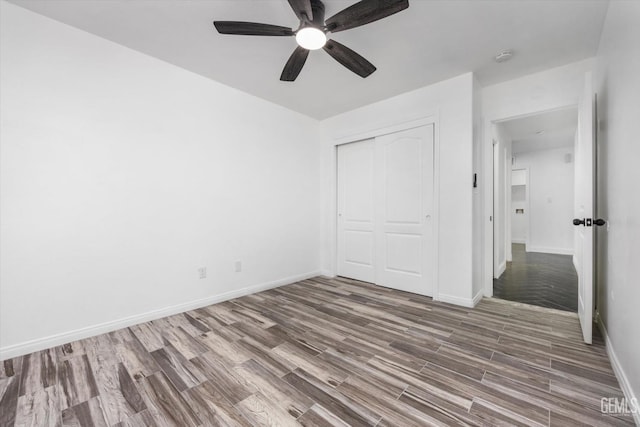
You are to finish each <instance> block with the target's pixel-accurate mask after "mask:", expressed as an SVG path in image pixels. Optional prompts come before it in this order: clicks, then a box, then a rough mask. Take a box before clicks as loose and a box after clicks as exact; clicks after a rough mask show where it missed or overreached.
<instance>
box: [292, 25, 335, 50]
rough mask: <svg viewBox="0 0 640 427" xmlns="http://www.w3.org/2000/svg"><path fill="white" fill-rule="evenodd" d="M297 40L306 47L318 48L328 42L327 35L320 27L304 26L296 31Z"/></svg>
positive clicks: (301, 45) (310, 48)
mask: <svg viewBox="0 0 640 427" xmlns="http://www.w3.org/2000/svg"><path fill="white" fill-rule="evenodd" d="M296 42H297V43H298V45H300V47H303V48H305V49H308V50H317V49H320V48H322V47H323V46H324V45H325V44H326V43H327V35H326V34H325V33H324V31H322V30H320V29H318V28H315V27H304V28H301V29H300V30H298V32H297V33H296Z"/></svg>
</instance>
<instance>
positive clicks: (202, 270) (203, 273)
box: [198, 267, 207, 279]
mask: <svg viewBox="0 0 640 427" xmlns="http://www.w3.org/2000/svg"><path fill="white" fill-rule="evenodd" d="M198 277H199V278H200V279H206V278H207V267H200V268H199V269H198Z"/></svg>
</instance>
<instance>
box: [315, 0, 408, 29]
mask: <svg viewBox="0 0 640 427" xmlns="http://www.w3.org/2000/svg"><path fill="white" fill-rule="evenodd" d="M408 7H409V0H362V1H360V2H358V3H356V4H354V5H352V6H349V7H348V8H346V9H344V10H342V11H340V12H338V13H336V14H335V15H333V16H332V17H331V18H329V19H327V20H326V22H325V25H326V26H327V29H328V30H329V31H331V32H332V33H337V32H338V31H344V30H348V29H350V28H355V27H359V26H361V25H365V24H368V23H370V22H374V21H377V20H378V19H382V18H386V17H387V16H390V15H393V14H394V13H398V12H400V11H401V10H404V9H406V8H408Z"/></svg>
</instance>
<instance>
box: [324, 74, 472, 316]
mask: <svg viewBox="0 0 640 427" xmlns="http://www.w3.org/2000/svg"><path fill="white" fill-rule="evenodd" d="M472 81H473V76H472V74H471V73H467V74H464V75H462V76H459V77H456V78H453V79H450V80H446V81H444V82H440V83H437V84H434V85H431V86H428V87H425V88H422V89H418V90H415V91H412V92H408V93H406V94H403V95H399V96H396V97H393V98H390V99H387V100H385V101H381V102H378V103H375V104H372V105H369V106H366V107H362V108H359V109H357V110H354V111H351V112H348V113H344V114H340V115H338V116H335V117H332V118H330V119H327V120H324V121H323V122H322V123H321V127H322V132H323V140H324V148H323V150H324V152H323V159H324V160H323V178H322V180H323V182H324V183H325V185H324V186H323V188H325V190H326V191H325V193H324V194H323V203H322V205H323V207H324V211H323V212H324V213H323V218H326V221H325V223H324V224H323V226H324V230H325V232H324V235H325V236H326V238H325V241H324V251H323V253H324V259H323V269H324V270H325V271H326V272H327V274H332V273H335V271H336V270H335V259H336V258H335V247H336V246H335V235H336V231H335V145H336V144H338V143H340V142H345V141H348V140H350V139H353V138H358V137H361V138H363V137H365V136H372V135H375V133H376V130H378V129H382V128H388V127H392V126H397V125H402V123H407V122H411V121H415V120H419V119H421V118H425V117H433V118H434V120H435V121H436V146H437V147H439V151H437V152H436V159H439V165H436V181H437V182H438V184H437V186H438V187H437V188H438V189H439V205H440V208H439V214H438V216H439V229H438V230H437V234H439V239H438V257H439V260H438V269H439V280H438V282H439V283H438V284H437V286H438V285H439V293H438V295H437V297H438V298H439V299H441V300H445V301H448V302H452V303H458V304H465V305H469V304H472V297H473V294H472V292H473V289H472V177H473V169H472V160H473V159H472V156H473V153H472V141H473V123H472V119H473V117H472V103H473V99H472V98H473V93H472ZM438 170H439V173H438Z"/></svg>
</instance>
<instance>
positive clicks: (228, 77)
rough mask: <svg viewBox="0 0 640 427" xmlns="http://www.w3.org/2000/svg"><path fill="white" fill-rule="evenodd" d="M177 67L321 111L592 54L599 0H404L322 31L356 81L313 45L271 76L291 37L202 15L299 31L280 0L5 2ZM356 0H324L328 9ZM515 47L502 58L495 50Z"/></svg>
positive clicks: (603, 6)
mask: <svg viewBox="0 0 640 427" xmlns="http://www.w3.org/2000/svg"><path fill="white" fill-rule="evenodd" d="M10 1H11V2H12V3H15V4H17V5H20V6H22V7H25V8H27V9H30V10H32V11H35V12H37V13H40V14H42V15H45V16H49V17H51V18H53V19H56V20H59V21H61V22H64V23H67V24H69V25H72V26H74V27H77V28H80V29H83V30H85V31H88V32H90V33H93V34H96V35H98V36H101V37H104V38H106V39H109V40H112V41H114V42H116V43H119V44H122V45H124V46H127V47H130V48H132V49H135V50H137V51H140V52H143V53H146V54H148V55H151V56H154V57H157V58H160V59H162V60H164V61H167V62H169V63H172V64H175V65H177V66H180V67H182V68H185V69H187V70H190V71H193V72H195V73H198V74H201V75H203V76H206V77H209V78H211V79H214V80H217V81H219V82H222V83H224V84H226V85H229V86H232V87H235V88H237V89H240V90H242V91H245V92H248V93H250V94H253V95H256V96H258V97H261V98H264V99H267V100H269V101H272V102H274V103H277V104H280V105H282V106H285V107H287V108H290V109H292V110H295V111H298V112H301V113H303V114H306V115H308V116H311V117H314V118H317V119H323V118H327V117H330V116H333V115H336V114H339V113H342V112H345V111H349V110H352V109H354V108H357V107H360V106H363V105H367V104H370V103H372V102H375V101H379V100H382V99H385V98H389V97H391V96H394V95H398V94H400V93H403V92H407V91H410V90H413V89H417V88H419V87H423V86H426V85H429V84H432V83H435V82H437V81H441V80H444V79H447V78H450V77H454V76H457V75H460V74H463V73H466V72H469V71H474V72H475V73H476V74H477V76H478V79H479V81H480V83H481V84H483V85H488V84H493V83H497V82H500V81H505V80H509V79H512V78H516V77H519V76H522V75H525V74H529V73H533V72H536V71H540V70H543V69H546V68H550V67H554V66H559V65H563V64H566V63H570V62H574V61H577V60H580V59H584V58H588V57H591V56H594V55H595V53H596V50H597V47H598V40H599V37H600V32H601V29H602V24H603V21H604V17H605V14H606V10H607V5H608V3H607V2H606V0H595V1H587V0H554V1H551V0H512V1H507V0H484V1H478V0H410V7H409V9H407V10H405V11H402V12H400V13H398V14H396V15H394V16H391V17H389V18H386V19H384V20H381V21H377V22H374V23H371V24H368V25H366V26H363V27H360V28H355V29H351V30H347V31H344V32H340V33H336V34H335V35H331V36H330V38H335V40H337V41H339V42H340V43H343V44H345V45H347V46H348V47H350V48H352V49H353V50H355V51H356V52H358V53H360V54H361V55H363V56H364V57H365V58H367V59H368V60H369V61H371V62H372V63H373V64H374V65H376V66H377V68H378V71H376V72H375V73H374V74H373V75H371V76H370V77H368V78H367V79H362V78H360V77H358V76H357V75H355V74H353V73H351V72H350V71H348V70H347V69H345V68H344V67H342V66H341V65H340V64H338V63H337V62H335V61H334V60H333V59H332V58H331V57H329V56H328V55H327V54H326V53H325V52H323V51H322V50H320V51H315V52H311V55H309V59H308V60H307V64H306V65H305V68H304V69H303V70H302V73H301V74H300V76H299V77H298V79H297V80H296V82H294V83H284V82H281V81H280V80H279V77H280V73H281V71H282V68H283V66H284V64H285V62H286V61H287V59H288V58H289V55H290V54H291V52H292V51H293V49H294V48H295V46H296V44H295V40H294V39H293V38H289V37H251V36H229V35H226V36H223V35H220V34H218V33H217V32H216V31H215V29H214V27H213V25H212V21H213V20H214V19H215V20H238V21H254V22H264V23H271V24H277V25H284V26H290V27H294V28H297V26H298V21H297V19H296V17H295V15H294V14H293V12H292V11H291V9H290V8H289V5H288V3H287V1H286V0H259V1H258V0H82V1H79V0H10ZM355 1H356V0H326V1H325V5H326V16H327V17H329V16H331V15H333V14H335V13H336V12H338V11H340V10H342V9H343V8H345V7H347V6H349V5H351V4H353V3H355ZM503 49H513V50H514V51H515V56H514V58H513V59H512V60H511V61H509V62H505V63H502V64H497V63H495V62H494V61H493V56H495V55H496V54H497V53H498V52H500V51H501V50H503Z"/></svg>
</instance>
